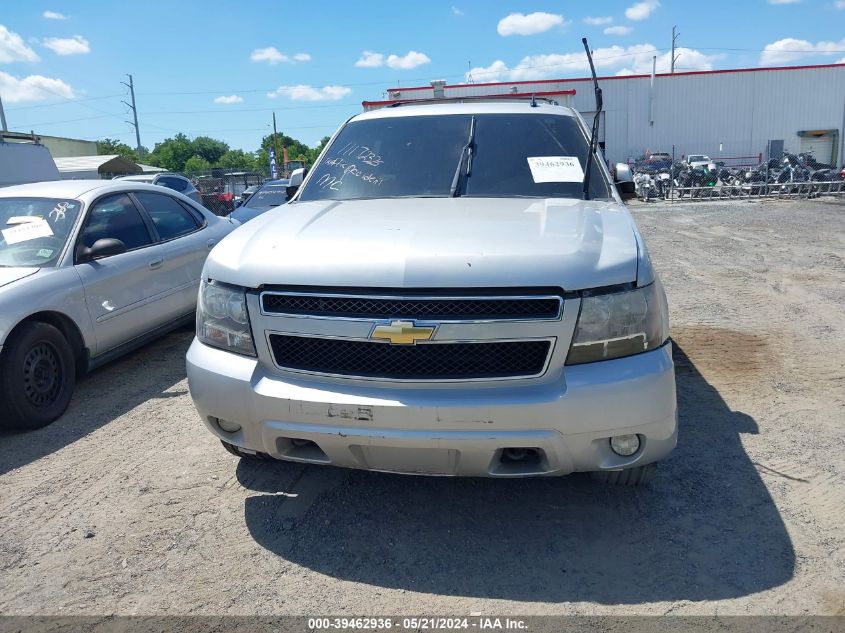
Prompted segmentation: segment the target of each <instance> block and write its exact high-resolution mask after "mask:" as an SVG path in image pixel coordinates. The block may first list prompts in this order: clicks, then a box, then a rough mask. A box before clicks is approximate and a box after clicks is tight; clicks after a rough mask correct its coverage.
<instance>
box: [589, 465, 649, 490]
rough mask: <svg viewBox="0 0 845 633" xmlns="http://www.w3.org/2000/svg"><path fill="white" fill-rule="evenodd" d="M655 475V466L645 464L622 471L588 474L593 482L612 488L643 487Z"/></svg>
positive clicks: (603, 471)
mask: <svg viewBox="0 0 845 633" xmlns="http://www.w3.org/2000/svg"><path fill="white" fill-rule="evenodd" d="M656 474H657V464H646V465H645V466H636V467H635V468H625V469H623V470H600V471H597V472H592V473H590V477H592V478H593V479H594V480H595V481H600V482H602V483H605V484H610V485H613V486H645V485H647V484H649V483H651V481H652V480H653V479H654V476H655V475H656Z"/></svg>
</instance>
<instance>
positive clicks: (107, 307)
mask: <svg viewBox="0 0 845 633" xmlns="http://www.w3.org/2000/svg"><path fill="white" fill-rule="evenodd" d="M105 238H112V239H117V240H120V241H121V242H123V243H124V245H125V246H126V249H127V250H126V252H125V253H121V254H119V255H111V256H109V257H103V258H101V259H97V260H94V261H90V262H85V263H80V264H76V266H75V268H76V271H77V272H78V274H79V277H80V278H81V280H82V285H83V287H84V288H85V302H86V304H87V307H88V312H89V314H90V315H91V320H92V322H93V323H94V330H95V333H96V338H97V345H96V352H95V355H99V354H102V353H103V352H107V351H109V350H110V349H113V348H115V347H117V346H118V345H120V344H122V343H125V342H128V341H131V340H132V339H134V338H137V337H138V336H140V335H141V334H144V333H145V332H147V331H149V330H151V329H154V324H155V320H154V318H153V317H154V314H155V312H156V309H155V303H156V301H157V300H158V299H160V298H161V296H162V295H163V294H166V292H167V284H166V280H165V279H164V278H163V277H162V276H161V275H160V274H159V270H160V269H161V268H162V266H163V263H164V255H163V251H162V248H161V246H160V245H158V244H154V243H153V239H152V236H151V233H150V229H149V226H148V224H147V222H146V221H145V220H144V218H143V217H142V215H141V212H140V211H139V210H138V208H137V207H136V206H135V204H134V203H133V202H132V200H131V198H130V197H129V196H127V195H126V194H122V193H121V194H115V195H111V196H106V197H105V198H101V199H100V200H98V201H97V202H96V203H95V204H94V206H93V207H92V208H91V210H90V211H89V213H88V216H87V218H86V219H85V224H84V225H83V228H82V231H81V233H80V235H79V238H78V239H77V252H78V250H79V249H80V248H81V247H83V246H87V247H90V246H92V245H93V244H94V242H96V241H97V240H100V239H105Z"/></svg>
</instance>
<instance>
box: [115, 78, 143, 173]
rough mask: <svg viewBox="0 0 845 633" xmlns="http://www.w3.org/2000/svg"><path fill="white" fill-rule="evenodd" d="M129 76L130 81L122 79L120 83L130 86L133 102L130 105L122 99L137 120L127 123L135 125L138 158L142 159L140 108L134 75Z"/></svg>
mask: <svg viewBox="0 0 845 633" xmlns="http://www.w3.org/2000/svg"><path fill="white" fill-rule="evenodd" d="M127 77H129V83H126V82H125V81H121V82H120V83H122V84H123V85H124V86H126V87H127V88H129V94H130V95H131V96H132V104H131V105H130V104H128V103H126V102H125V101H122V102H121V103H123V104H125V105H126V106H128V107H130V108H132V117H133V119H134V120H135V122H134V123H129V121H127V123H129V125H134V126H135V142H136V147H135V150H136V151H137V152H138V158H139V159H140V158H143V156H142V155H141V154H142V150H141V132H140V130H139V129H138V110H137V108H136V107H135V83H134V82H133V81H132V75H127Z"/></svg>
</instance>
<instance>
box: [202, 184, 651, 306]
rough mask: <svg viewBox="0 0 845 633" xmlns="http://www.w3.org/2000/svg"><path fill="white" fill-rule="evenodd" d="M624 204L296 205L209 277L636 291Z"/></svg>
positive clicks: (272, 216) (221, 255) (226, 244)
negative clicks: (626, 287)
mask: <svg viewBox="0 0 845 633" xmlns="http://www.w3.org/2000/svg"><path fill="white" fill-rule="evenodd" d="M636 275H637V240H636V237H635V227H634V223H633V220H632V219H631V216H630V215H629V214H628V211H627V210H626V209H625V207H624V206H622V205H620V204H617V203H615V202H608V201H583V200H574V199H526V198H521V199H519V198H517V199H514V198H402V199H380V200H353V201H315V202H300V203H293V204H286V205H284V206H281V207H278V208H276V209H273V210H272V211H269V212H267V213H265V214H263V215H261V216H259V217H258V218H256V219H255V220H251V221H250V222H249V223H247V224H245V225H243V226H241V227H239V228H238V229H236V230H235V231H233V232H232V233H231V234H230V235H228V236H227V237H226V238H225V239H224V240H222V241H221V242H220V244H218V245H217V246H216V247H215V248H214V250H213V251H212V253H211V255H210V256H209V258H208V260H207V263H206V270H205V276H206V277H210V278H212V279H217V280H219V281H223V282H227V283H231V284H236V285H239V286H245V287H248V288H258V287H260V286H263V285H276V284H277V285H306V286H347V287H349V286H352V287H380V288H473V287H474V288H483V287H487V288H504V287H525V286H547V287H562V288H563V289H564V290H578V289H584V288H595V287H600V286H608V285H613V284H620V283H626V282H632V281H634V280H635V279H636Z"/></svg>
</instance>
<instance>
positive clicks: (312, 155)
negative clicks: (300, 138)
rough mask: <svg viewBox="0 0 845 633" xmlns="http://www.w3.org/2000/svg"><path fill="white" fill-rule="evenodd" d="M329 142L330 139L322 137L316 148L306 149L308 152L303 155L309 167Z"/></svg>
mask: <svg viewBox="0 0 845 633" xmlns="http://www.w3.org/2000/svg"><path fill="white" fill-rule="evenodd" d="M329 140H330V139H329V137H328V136H324V137H323V138H321V139H320V143H319V145H317V147H311V148H309V149H308V152H307V153H306V154H305V155H306V157H307V159H306V160H307V161H308V164H309V165H313V164H314V162H315V161H316V160H317V157H318V156H319V155H320V152H322V151H323V148H324V147H325V146H326V145H327V144H328V142H329Z"/></svg>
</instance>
